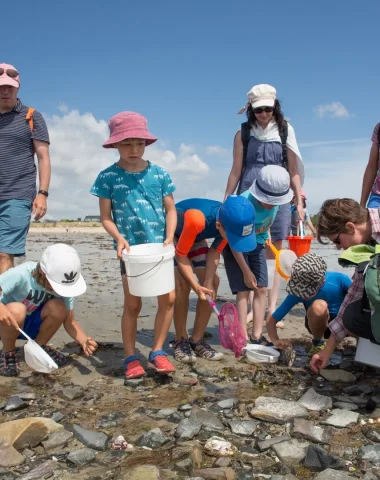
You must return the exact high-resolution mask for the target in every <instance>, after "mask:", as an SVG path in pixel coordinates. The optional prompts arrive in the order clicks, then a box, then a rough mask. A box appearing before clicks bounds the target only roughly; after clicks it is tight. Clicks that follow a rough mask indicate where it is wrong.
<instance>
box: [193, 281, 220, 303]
mask: <svg viewBox="0 0 380 480" xmlns="http://www.w3.org/2000/svg"><path fill="white" fill-rule="evenodd" d="M195 293H196V294H197V295H198V297H199V298H200V300H206V301H207V297H206V295H208V296H209V297H211V298H212V299H213V300H215V298H214V291H213V290H210V289H209V288H206V287H202V286H201V285H199V286H198V288H197V290H196V292H195Z"/></svg>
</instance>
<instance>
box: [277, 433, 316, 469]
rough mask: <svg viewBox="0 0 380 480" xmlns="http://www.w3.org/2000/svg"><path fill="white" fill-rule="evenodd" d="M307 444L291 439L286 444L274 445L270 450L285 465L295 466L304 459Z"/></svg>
mask: <svg viewBox="0 0 380 480" xmlns="http://www.w3.org/2000/svg"><path fill="white" fill-rule="evenodd" d="M308 447H309V442H305V441H303V440H297V439H296V438H292V439H291V440H288V441H286V442H281V443H276V444H275V445H273V446H272V450H274V452H275V453H276V455H277V456H278V458H279V459H280V460H281V461H282V462H283V463H285V465H289V466H296V465H299V463H300V462H301V461H302V460H303V459H304V458H305V457H306V452H307V449H308Z"/></svg>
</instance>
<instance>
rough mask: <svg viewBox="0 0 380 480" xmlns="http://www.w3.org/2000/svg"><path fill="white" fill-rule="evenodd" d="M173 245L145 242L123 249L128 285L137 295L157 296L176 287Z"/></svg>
mask: <svg viewBox="0 0 380 480" xmlns="http://www.w3.org/2000/svg"><path fill="white" fill-rule="evenodd" d="M174 254H175V250H174V247H173V245H165V246H164V245H163V244H162V243H145V244H142V245H135V246H133V247H131V249H130V251H129V252H127V251H126V250H123V261H124V264H125V270H126V272H127V278H128V287H129V291H130V293H131V294H132V295H135V296H136V297H157V296H159V295H164V294H165V293H169V292H171V291H172V290H174V288H175V281H174Z"/></svg>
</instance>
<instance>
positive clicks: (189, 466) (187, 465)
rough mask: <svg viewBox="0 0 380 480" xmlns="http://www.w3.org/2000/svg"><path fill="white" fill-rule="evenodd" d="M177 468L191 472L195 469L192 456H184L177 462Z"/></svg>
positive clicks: (180, 470)
mask: <svg viewBox="0 0 380 480" xmlns="http://www.w3.org/2000/svg"><path fill="white" fill-rule="evenodd" d="M175 468H176V470H178V471H179V472H185V473H191V472H192V470H193V462H192V461H191V459H190V458H184V459H183V460H180V461H179V462H177V463H176V464H175Z"/></svg>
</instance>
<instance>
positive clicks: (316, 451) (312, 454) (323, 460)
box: [304, 445, 345, 470]
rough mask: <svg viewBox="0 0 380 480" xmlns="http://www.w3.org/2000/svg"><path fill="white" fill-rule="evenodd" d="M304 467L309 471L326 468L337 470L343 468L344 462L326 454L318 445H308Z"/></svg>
mask: <svg viewBox="0 0 380 480" xmlns="http://www.w3.org/2000/svg"><path fill="white" fill-rule="evenodd" d="M304 465H305V467H307V468H310V469H311V470H325V469H327V468H334V469H339V468H344V466H345V461H344V460H342V459H341V458H339V457H337V456H335V455H331V454H330V453H328V452H326V450H324V449H323V448H322V447H320V446H319V445H309V448H308V449H307V453H306V457H305V460H304Z"/></svg>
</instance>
